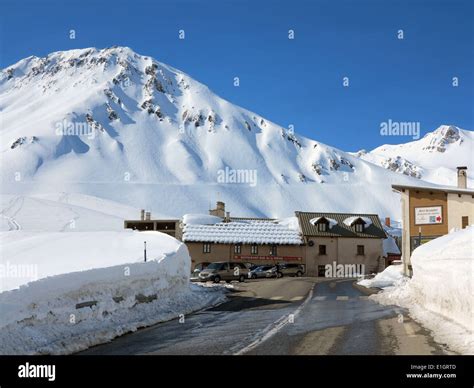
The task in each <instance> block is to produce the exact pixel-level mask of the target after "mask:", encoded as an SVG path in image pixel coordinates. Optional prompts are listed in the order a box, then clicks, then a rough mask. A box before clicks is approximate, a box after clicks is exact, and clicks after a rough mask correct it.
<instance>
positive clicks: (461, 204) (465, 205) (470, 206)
mask: <svg viewBox="0 0 474 388" xmlns="http://www.w3.org/2000/svg"><path fill="white" fill-rule="evenodd" d="M463 216H467V217H469V225H472V224H474V198H473V196H472V195H471V194H461V196H460V197H459V195H458V194H451V193H449V194H448V229H449V230H451V229H452V228H458V229H461V228H462V223H461V222H462V217H463Z"/></svg>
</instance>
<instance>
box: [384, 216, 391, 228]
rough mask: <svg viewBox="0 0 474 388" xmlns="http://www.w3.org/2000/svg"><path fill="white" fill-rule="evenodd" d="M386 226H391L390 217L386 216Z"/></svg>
mask: <svg viewBox="0 0 474 388" xmlns="http://www.w3.org/2000/svg"><path fill="white" fill-rule="evenodd" d="M385 226H388V227H389V228H390V217H385Z"/></svg>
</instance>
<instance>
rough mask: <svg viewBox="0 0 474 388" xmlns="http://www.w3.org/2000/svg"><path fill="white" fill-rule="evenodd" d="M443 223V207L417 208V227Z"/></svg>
mask: <svg viewBox="0 0 474 388" xmlns="http://www.w3.org/2000/svg"><path fill="white" fill-rule="evenodd" d="M442 223H443V211H442V206H424V207H415V225H432V224H442Z"/></svg>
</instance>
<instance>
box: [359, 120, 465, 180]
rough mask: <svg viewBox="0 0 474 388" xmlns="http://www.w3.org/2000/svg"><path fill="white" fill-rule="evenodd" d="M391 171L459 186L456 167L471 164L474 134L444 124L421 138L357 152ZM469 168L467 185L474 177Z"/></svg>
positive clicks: (367, 159) (365, 158) (362, 157)
mask: <svg viewBox="0 0 474 388" xmlns="http://www.w3.org/2000/svg"><path fill="white" fill-rule="evenodd" d="M354 155H356V156H359V157H360V158H361V159H363V160H366V161H368V162H371V163H374V164H376V165H379V166H382V167H384V168H386V169H388V170H390V171H395V172H398V173H401V174H405V175H409V176H412V177H415V178H419V179H422V180H425V181H428V182H433V183H437V184H441V185H449V186H456V167H458V166H468V167H472V166H473V162H474V133H473V132H472V131H467V130H464V129H461V128H458V127H455V126H452V125H449V126H448V125H442V126H440V127H439V128H438V129H436V130H435V131H433V132H429V133H427V134H426V135H425V136H424V137H423V138H422V139H420V140H416V141H412V142H409V143H405V144H398V145H383V146H380V147H377V148H375V149H374V150H372V151H370V152H366V151H364V150H362V151H359V152H358V153H356V154H354ZM471 174H472V171H470V170H468V186H470V187H472V185H473V183H474V180H473V178H472V175H471Z"/></svg>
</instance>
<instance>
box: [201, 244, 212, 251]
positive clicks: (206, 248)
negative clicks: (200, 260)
mask: <svg viewBox="0 0 474 388" xmlns="http://www.w3.org/2000/svg"><path fill="white" fill-rule="evenodd" d="M202 252H203V253H211V244H210V243H204V244H202Z"/></svg>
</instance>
